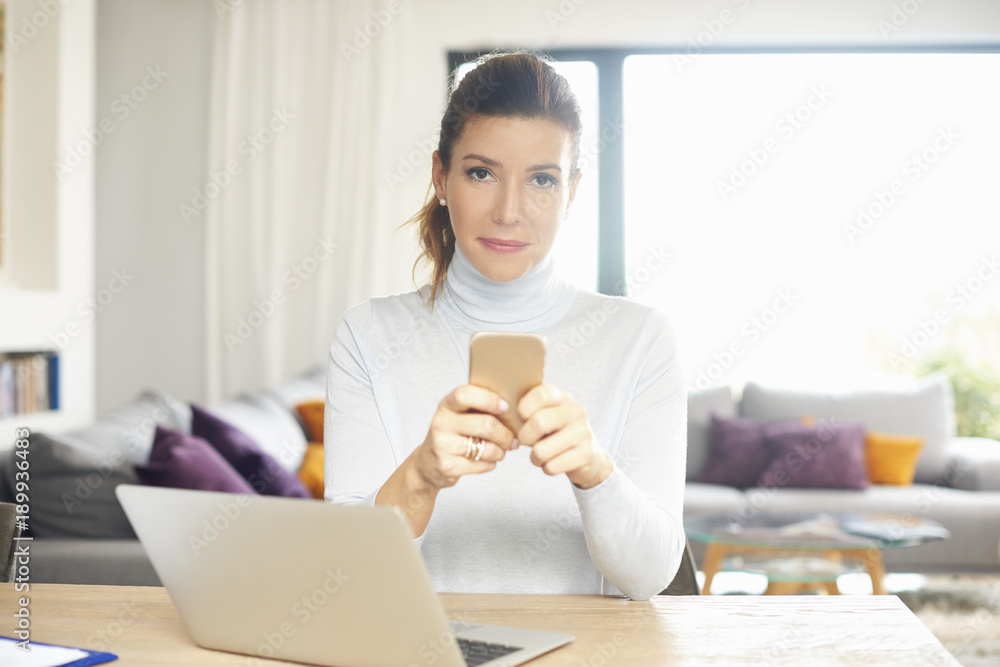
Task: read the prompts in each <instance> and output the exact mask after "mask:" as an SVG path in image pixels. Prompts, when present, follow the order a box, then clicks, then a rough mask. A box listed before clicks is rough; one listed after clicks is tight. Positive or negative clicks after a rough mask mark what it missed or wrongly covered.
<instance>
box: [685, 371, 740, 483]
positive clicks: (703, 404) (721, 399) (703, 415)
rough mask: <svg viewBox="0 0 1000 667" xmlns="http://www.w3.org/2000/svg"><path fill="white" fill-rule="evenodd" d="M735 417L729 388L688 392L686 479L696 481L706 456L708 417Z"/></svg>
mask: <svg viewBox="0 0 1000 667" xmlns="http://www.w3.org/2000/svg"><path fill="white" fill-rule="evenodd" d="M712 413H715V414H717V415H719V416H720V417H735V416H736V403H735V402H734V401H733V392H732V390H730V389H729V387H712V388H711V389H705V390H704V391H689V392H688V429H687V447H688V450H687V479H689V480H697V479H698V476H699V475H700V474H701V469H702V468H703V467H704V466H705V459H706V458H707V456H708V426H709V416H710V415H711V414H712Z"/></svg>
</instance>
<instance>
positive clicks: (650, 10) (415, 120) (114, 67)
mask: <svg viewBox="0 0 1000 667" xmlns="http://www.w3.org/2000/svg"><path fill="white" fill-rule="evenodd" d="M903 4H904V0H841V1H840V2H829V1H828V0H823V1H817V0H810V1H804V0H713V1H711V2H705V1H702V0H686V1H677V2H669V3H668V2H650V1H648V0H561V1H557V0H547V1H543V2H538V1H537V0H508V1H505V2H503V3H495V4H493V5H488V6H485V5H481V4H476V3H458V2H454V1H453V0H411V1H409V2H407V3H406V8H405V9H404V12H407V13H408V14H409V18H410V19H411V24H410V28H409V33H410V38H409V41H408V44H407V45H406V48H404V49H402V51H403V52H405V53H406V62H405V63H401V65H400V67H401V69H400V71H401V72H405V76H400V77H399V79H398V80H397V81H395V82H394V84H395V85H396V86H398V87H400V88H401V89H402V90H403V91H404V92H405V96H406V99H407V103H406V104H405V105H403V108H401V109H400V110H399V120H400V123H401V124H402V125H404V126H405V131H404V132H403V136H404V137H405V139H404V140H402V141H401V142H400V145H399V151H398V157H396V156H392V157H391V158H389V159H388V160H387V162H386V165H385V167H386V171H387V172H395V171H396V170H397V169H398V164H399V160H401V159H405V157H406V156H407V155H408V154H410V153H411V152H412V151H414V150H417V151H420V150H421V146H422V145H424V144H425V143H426V140H427V139H428V138H433V137H434V135H435V133H436V130H437V126H438V124H439V122H440V114H441V112H442V110H443V108H444V103H445V79H446V76H447V72H446V71H445V54H446V53H447V51H449V50H474V49H477V48H483V49H490V48H494V47H498V46H528V47H536V48H544V47H571V46H622V45H633V44H639V45H663V44H680V45H686V44H688V43H689V42H688V40H689V39H694V38H695V37H696V36H697V35H698V33H699V32H701V31H704V30H705V29H706V25H705V24H706V22H709V23H711V22H712V21H713V20H715V19H718V18H719V17H720V14H721V12H722V11H723V10H726V9H728V10H729V11H731V12H732V13H733V14H732V16H733V20H732V22H731V23H729V24H727V25H726V26H725V29H724V30H723V31H722V33H721V35H720V36H719V37H718V38H717V39H716V38H713V39H716V42H715V43H718V44H724V43H752V42H765V43H768V42H774V41H780V42H785V43H788V42H790V43H801V42H809V43H813V42H816V41H817V40H819V41H827V42H836V43H852V42H858V41H867V42H871V43H876V44H880V43H885V42H887V41H888V40H892V41H897V42H908V41H920V40H966V41H978V40H987V39H990V40H997V39H998V38H1000V3H998V2H995V1H993V0H950V1H949V2H943V1H940V0H938V1H935V2H925V3H924V4H923V5H921V4H920V3H919V1H918V0H906V2H905V4H907V6H910V5H912V6H914V7H919V10H918V11H916V12H915V13H914V14H913V15H912V16H906V20H905V22H904V23H902V24H901V26H900V27H899V29H898V30H895V31H894V32H892V33H891V34H890V35H889V36H888V40H887V38H886V37H883V35H882V32H881V31H880V27H879V22H880V21H883V22H888V21H890V20H891V19H892V15H893V7H894V6H902V5H903ZM211 7H212V5H211V3H209V2H204V1H203V0H170V1H167V0H143V1H142V2H135V0H131V1H130V0H99V2H98V39H99V44H98V79H97V115H98V117H102V116H104V115H108V114H109V113H110V104H111V101H112V100H113V99H114V98H115V97H116V96H118V95H121V94H123V93H125V92H127V91H128V90H129V89H130V88H131V87H132V86H133V85H135V83H136V81H137V79H141V76H142V72H143V70H144V68H145V67H146V66H147V65H157V64H159V65H160V66H161V67H162V68H163V69H164V70H165V71H167V72H169V73H170V75H169V77H168V78H166V79H165V80H164V82H163V83H162V85H161V86H160V87H158V88H157V89H156V90H154V91H152V92H151V93H150V94H149V96H148V99H147V100H146V101H144V102H143V103H142V105H141V106H139V108H137V109H136V110H135V111H134V113H133V114H132V115H130V116H129V117H128V118H127V119H125V120H123V121H121V122H120V123H117V127H116V131H115V133H114V134H112V135H110V136H109V137H107V138H106V139H105V142H104V144H102V146H100V148H99V151H98V153H97V160H98V162H97V166H98V176H97V179H98V180H97V183H98V185H97V188H98V189H97V206H98V222H97V244H98V250H97V267H96V282H97V286H98V287H100V286H101V284H102V283H103V282H106V281H107V279H108V277H109V274H110V272H111V271H112V270H114V269H120V268H122V267H125V268H127V269H128V270H129V271H130V272H131V273H133V274H134V275H135V276H136V278H135V280H134V282H133V283H132V284H131V285H130V286H129V287H128V289H127V290H126V291H125V292H123V293H122V294H121V295H120V296H119V297H118V298H116V300H115V301H114V302H113V303H112V304H111V305H110V306H109V307H108V309H107V310H106V311H105V312H103V313H101V315H100V316H99V317H98V322H97V326H98V328H97V331H98V352H97V364H98V374H97V377H98V380H97V396H98V406H99V407H100V408H101V409H104V408H108V407H112V406H113V405H115V404H117V403H120V402H122V401H124V400H126V399H128V398H129V397H130V396H132V395H133V394H134V393H135V392H136V391H138V390H139V389H141V388H142V387H143V386H147V385H151V386H157V387H162V388H164V389H166V390H168V391H170V392H171V393H173V394H174V395H175V396H177V397H178V398H181V399H186V400H201V399H202V397H203V395H204V374H203V372H202V366H203V360H204V358H205V345H204V340H203V329H204V316H203V301H202V293H201V286H202V284H203V266H202V265H203V258H204V240H203V235H202V232H201V230H200V229H198V228H195V227H192V228H186V227H184V226H182V225H179V224H178V223H177V213H176V209H177V203H178V202H179V201H181V200H183V199H185V198H190V193H191V189H192V188H193V187H195V186H196V185H199V184H203V183H204V182H205V176H206V169H205V164H204V156H205V153H206V151H205V150H204V146H205V140H206V132H207V126H206V122H207V115H208V114H207V109H208V106H207V101H208V86H209V66H210V63H209V44H210V40H211V31H212V30H213V29H214V27H215V25H216V24H215V22H216V21H220V20H225V18H224V17H223V18H219V17H217V16H216V14H215V12H214V11H213V10H212V9H211ZM237 11H238V9H237ZM897 20H898V19H897ZM355 27H356V26H344V27H343V29H342V30H341V31H340V32H339V34H336V35H331V36H330V38H331V39H332V40H335V41H336V42H338V43H341V42H350V41H351V39H352V36H353V32H354V29H355ZM112 117H113V118H114V116H112ZM421 169H423V171H420V170H418V171H417V172H415V173H413V174H412V175H409V176H407V177H405V179H404V182H403V183H402V185H401V186H399V187H396V188H393V189H391V190H390V189H389V188H388V187H386V188H385V192H386V196H387V197H390V198H392V199H393V200H394V203H393V209H394V210H402V211H413V210H415V208H416V206H417V204H418V203H419V202H420V201H421V200H422V198H423V195H424V192H425V190H426V186H427V180H428V174H429V156H428V159H427V161H426V163H425V164H423V165H421ZM400 222H402V218H401V219H400ZM398 246H399V243H398V242H395V241H393V242H389V241H387V244H386V247H387V252H396V253H398V254H400V257H399V258H398V259H399V263H398V264H399V266H401V267H403V268H404V269H405V270H406V272H407V273H408V270H409V266H408V265H409V263H410V262H411V261H412V257H413V253H412V252H411V253H402V252H400V250H399V249H398ZM404 255H405V256H404ZM387 264H389V265H392V262H387ZM397 282H398V281H397ZM317 361H321V360H319V359H318V360H317Z"/></svg>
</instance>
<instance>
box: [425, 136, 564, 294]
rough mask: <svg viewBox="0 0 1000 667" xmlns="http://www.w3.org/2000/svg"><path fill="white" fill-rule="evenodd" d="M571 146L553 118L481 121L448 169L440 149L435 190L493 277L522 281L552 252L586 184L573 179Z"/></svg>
mask: <svg viewBox="0 0 1000 667" xmlns="http://www.w3.org/2000/svg"><path fill="white" fill-rule="evenodd" d="M571 142H572V137H571V136H570V133H569V132H568V131H567V130H565V129H564V128H563V127H562V126H561V125H559V124H558V123H555V122H553V121H550V120H547V119H542V118H506V117H494V116H474V117H472V118H470V119H469V120H468V121H466V123H465V127H464V128H463V129H462V134H461V136H460V137H459V139H458V141H457V142H455V145H454V148H453V150H452V158H451V167H450V169H449V170H448V171H447V172H445V171H444V167H443V165H442V164H441V158H440V156H439V155H438V153H437V151H435V152H434V172H433V181H434V190H435V192H436V194H437V197H438V199H444V200H446V201H447V205H448V213H449V215H450V216H451V226H452V229H453V230H454V232H455V239H456V241H457V243H458V246H459V248H461V249H462V253H463V254H464V255H465V256H466V257H467V258H468V259H469V261H470V262H472V265H473V266H475V267H476V269H477V270H478V271H479V272H480V273H481V274H483V275H484V276H486V277H487V278H489V279H490V280H494V281H497V282H508V281H510V280H516V279H517V278H520V277H521V276H523V275H524V274H525V273H527V272H528V271H529V270H531V269H532V268H533V267H535V266H537V265H538V264H539V263H541V261H542V260H543V259H545V256H546V255H548V254H549V251H550V250H551V249H552V243H553V242H554V241H555V238H556V232H557V231H559V223H560V222H562V219H563V218H564V217H565V216H566V214H567V212H568V211H569V206H570V204H571V203H572V201H573V197H574V195H575V194H576V186H577V183H578V182H579V180H580V177H579V174H577V175H576V177H575V178H571V176H570V166H571V165H570V160H571V157H572V143H571Z"/></svg>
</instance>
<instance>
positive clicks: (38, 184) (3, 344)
mask: <svg viewBox="0 0 1000 667" xmlns="http://www.w3.org/2000/svg"><path fill="white" fill-rule="evenodd" d="M5 6H6V21H7V25H8V29H12V28H13V26H21V25H22V24H23V23H24V21H25V20H28V21H29V22H30V20H31V17H32V16H33V15H34V13H35V12H37V11H38V5H37V4H36V3H35V2H34V1H33V0H6V1H5ZM95 35H96V3H95V1H94V0H74V2H71V3H65V4H59V11H58V13H57V14H56V15H55V16H53V17H52V18H51V20H50V21H49V22H48V24H47V25H46V26H44V28H39V29H38V30H37V33H36V34H34V35H33V36H32V37H31V39H30V41H29V42H28V43H27V44H25V45H22V48H20V49H19V50H18V52H17V53H16V54H14V53H13V52H11V53H8V54H7V55H8V56H9V57H7V58H5V61H4V76H3V79H2V84H0V85H2V88H3V93H2V94H3V100H4V109H3V115H2V117H0V122H2V124H3V125H2V130H3V138H4V141H3V142H2V144H0V150H2V154H0V160H2V164H3V167H4V168H3V169H0V179H2V184H0V185H2V191H3V195H4V196H3V197H2V198H0V214H2V216H3V220H4V227H3V234H4V239H3V240H4V248H3V252H4V264H3V268H2V271H3V275H2V276H0V365H2V362H3V361H10V360H11V358H13V359H14V360H17V359H23V358H25V357H27V358H33V357H35V356H38V355H41V357H42V358H44V359H45V360H46V361H45V371H44V378H45V382H44V389H45V391H46V392H48V389H49V382H48V374H49V372H50V370H49V364H50V363H51V360H52V359H53V358H57V360H56V361H55V364H56V366H57V368H56V372H57V374H58V375H57V384H58V388H57V389H56V391H55V392H53V393H54V395H55V397H56V401H55V403H53V402H52V401H51V398H50V399H49V405H48V406H47V409H39V408H45V407H46V406H45V405H44V403H45V401H44V400H39V398H40V396H39V393H40V392H41V389H42V387H41V386H40V384H41V383H40V382H33V383H32V385H31V386H32V388H33V389H34V392H35V401H34V404H33V405H32V406H30V407H32V408H34V409H35V411H34V412H24V413H22V414H13V415H10V414H9V411H4V412H0V452H3V451H5V450H7V449H9V448H11V447H12V446H13V444H14V432H15V429H18V428H28V429H29V430H31V431H47V432H52V433H58V432H64V431H68V430H72V429H74V428H78V427H81V426H84V425H86V424H88V423H90V422H92V421H93V419H94V412H95V410H94V407H95V401H94V390H95V384H96V382H95V348H96V346H95V329H96V327H95V324H94V320H93V319H92V318H88V317H86V316H85V315H82V314H81V312H80V304H81V303H85V302H86V300H87V299H88V298H91V297H92V296H93V294H94V252H95V251H94V244H95V233H96V232H95V221H94V210H95V172H94V156H93V154H91V155H89V156H87V157H86V158H85V159H84V160H83V162H82V163H81V164H80V165H79V166H78V167H77V168H76V169H75V170H74V171H73V173H72V174H69V175H65V176H64V177H63V178H61V179H60V178H58V177H57V176H56V174H55V172H54V170H53V169H52V161H53V159H54V158H58V159H62V157H63V156H65V155H66V154H67V153H68V152H69V151H70V150H71V148H72V147H73V146H76V145H77V144H78V143H79V142H80V141H81V140H82V139H83V138H84V136H85V132H86V131H88V130H89V129H92V128H94V127H96V123H97V120H98V119H97V118H96V104H95V68H96V63H95V53H96V42H95ZM21 363H24V362H21ZM30 363H31V362H29V364H30ZM29 368H30V369H31V370H32V373H33V374H35V377H34V378H31V379H29V381H30V380H32V379H33V380H41V378H42V370H41V368H42V364H41V362H36V363H34V364H33V365H31V366H29ZM0 372H3V371H0ZM6 372H7V373H10V372H11V371H6ZM0 385H2V382H0ZM26 391H27V390H26ZM21 407H27V406H21ZM15 408H17V406H16V405H15ZM53 408H56V409H53ZM15 412H22V410H20V409H15Z"/></svg>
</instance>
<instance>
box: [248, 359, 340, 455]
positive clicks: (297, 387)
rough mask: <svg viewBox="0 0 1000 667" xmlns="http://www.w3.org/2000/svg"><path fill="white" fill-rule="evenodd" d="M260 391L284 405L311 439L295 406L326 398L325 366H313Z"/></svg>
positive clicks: (306, 426)
mask: <svg viewBox="0 0 1000 667" xmlns="http://www.w3.org/2000/svg"><path fill="white" fill-rule="evenodd" d="M261 393H262V394H264V395H266V396H269V397H271V398H274V399H275V400H277V401H278V402H279V403H281V404H282V405H284V406H285V408H286V409H288V411H289V412H291V413H292V416H294V417H295V418H296V419H297V420H298V422H299V425H300V426H301V427H302V430H303V431H305V433H306V437H307V438H308V439H309V440H313V437H312V435H310V432H309V425H308V424H307V423H306V422H305V421H303V419H302V414H301V413H300V412H298V411H297V410H296V409H295V408H296V406H298V405H299V404H300V403H306V402H312V401H325V400H326V366H324V365H322V364H318V365H316V366H313V367H312V368H310V369H309V370H307V371H305V372H304V373H302V374H301V375H299V376H297V377H294V378H292V379H291V380H288V381H287V382H282V383H281V384H279V385H277V386H274V387H269V388H267V389H265V390H263V391H262V392H261ZM320 440H322V438H320Z"/></svg>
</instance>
